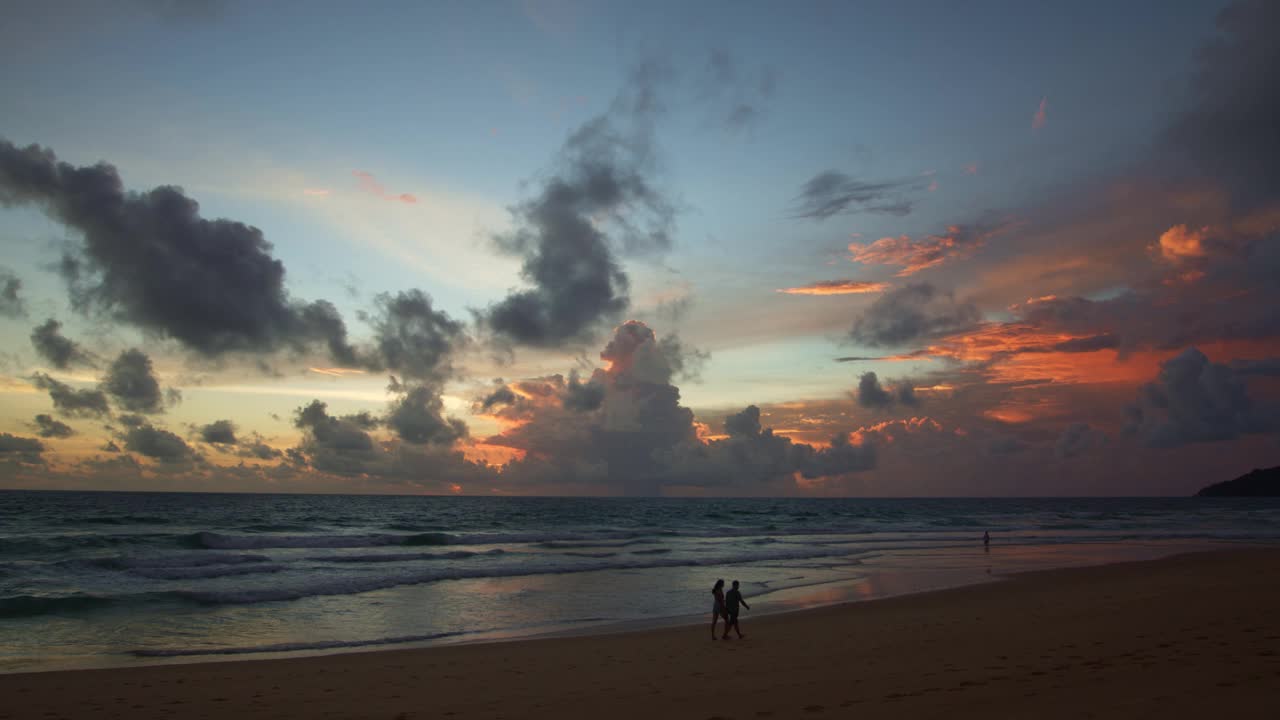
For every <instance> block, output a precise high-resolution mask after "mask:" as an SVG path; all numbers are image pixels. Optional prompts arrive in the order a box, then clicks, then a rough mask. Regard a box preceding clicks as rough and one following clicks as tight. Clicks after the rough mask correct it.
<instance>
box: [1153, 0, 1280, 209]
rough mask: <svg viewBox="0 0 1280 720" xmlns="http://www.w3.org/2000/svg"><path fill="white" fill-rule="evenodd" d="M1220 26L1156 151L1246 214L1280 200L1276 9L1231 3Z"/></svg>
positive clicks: (1279, 12)
mask: <svg viewBox="0 0 1280 720" xmlns="http://www.w3.org/2000/svg"><path fill="white" fill-rule="evenodd" d="M1217 25H1218V31H1219V32H1218V35H1217V36H1216V37H1215V38H1214V39H1213V40H1212V41H1210V42H1209V43H1208V44H1207V45H1205V46H1204V47H1202V48H1201V49H1200V52H1199V54H1198V57H1197V61H1198V65H1197V69H1196V76H1195V79H1194V81H1193V83H1192V87H1191V93H1190V97H1189V98H1188V104H1187V108H1186V109H1185V110H1184V112H1182V113H1181V114H1180V115H1178V116H1177V118H1176V119H1175V121H1174V122H1173V123H1172V124H1171V126H1170V127H1169V129H1168V130H1167V132H1166V133H1165V135H1164V137H1163V140H1164V142H1163V143H1162V145H1161V148H1160V149H1161V152H1162V153H1163V155H1164V157H1165V158H1166V159H1169V160H1171V161H1172V162H1173V163H1174V167H1173V168H1172V169H1173V171H1175V172H1179V173H1185V174H1189V175H1191V176H1193V177H1207V178H1210V179H1212V180H1214V181H1217V182H1219V183H1222V184H1223V185H1224V186H1226V187H1227V188H1228V189H1229V190H1230V191H1231V193H1232V196H1233V200H1235V201H1236V203H1237V204H1238V205H1239V206H1240V207H1245V208H1247V207H1251V206H1254V205H1256V204H1259V203H1263V202H1269V201H1272V200H1274V199H1275V197H1276V194H1277V193H1280V177H1278V176H1277V173H1276V171H1275V162H1274V161H1275V158H1277V157H1280V135H1278V134H1277V133H1276V131H1275V129H1276V128H1277V127H1280V43H1277V42H1276V38H1275V29H1276V28H1277V27H1280V5H1277V4H1276V3H1275V2H1272V1H1271V0H1242V1H1240V2H1235V3H1232V4H1231V5H1229V6H1228V7H1226V8H1225V9H1223V10H1222V11H1221V12H1220V13H1219V15H1218V21H1217Z"/></svg>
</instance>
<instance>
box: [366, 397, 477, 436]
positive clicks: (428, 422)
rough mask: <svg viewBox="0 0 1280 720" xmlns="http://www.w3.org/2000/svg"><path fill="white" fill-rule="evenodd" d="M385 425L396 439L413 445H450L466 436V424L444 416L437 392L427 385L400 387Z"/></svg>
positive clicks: (442, 405) (441, 402)
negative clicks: (398, 394) (400, 390)
mask: <svg viewBox="0 0 1280 720" xmlns="http://www.w3.org/2000/svg"><path fill="white" fill-rule="evenodd" d="M386 425H387V427H388V428H390V429H391V431H392V432H394V433H395V434H396V437H398V438H400V439H401V440H403V441H405V442H407V443H411V444H413V445H441V446H445V447H448V446H452V445H453V444H454V443H455V442H457V441H458V440H461V439H462V438H465V437H466V436H467V425H466V423H464V422H463V421H461V420H459V419H457V418H446V417H445V416H444V402H443V401H442V400H441V399H440V391H439V390H438V389H437V388H435V387H431V386H428V385H415V386H412V387H402V392H401V394H400V396H399V397H398V398H396V399H395V400H394V401H393V402H392V403H391V408H390V411H389V412H388V413H387V419H386Z"/></svg>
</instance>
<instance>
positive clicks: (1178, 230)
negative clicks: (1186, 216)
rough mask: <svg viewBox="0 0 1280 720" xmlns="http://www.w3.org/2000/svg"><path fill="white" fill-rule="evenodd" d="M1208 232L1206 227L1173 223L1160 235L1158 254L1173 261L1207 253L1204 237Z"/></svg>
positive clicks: (1202, 255)
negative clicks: (1196, 228) (1190, 226)
mask: <svg viewBox="0 0 1280 720" xmlns="http://www.w3.org/2000/svg"><path fill="white" fill-rule="evenodd" d="M1208 232H1209V228H1207V227H1203V228H1200V229H1199V230H1194V229H1191V228H1188V227H1187V226H1186V225H1174V226H1173V227H1171V228H1169V229H1168V230H1165V231H1164V233H1163V234H1161V235H1160V241H1159V247H1160V254H1161V255H1163V256H1164V259H1165V260H1170V261H1174V262H1177V261H1178V260H1182V259H1184V258H1197V257H1204V256H1205V255H1206V254H1207V252H1206V251H1205V247H1204V237H1205V234H1206V233H1208Z"/></svg>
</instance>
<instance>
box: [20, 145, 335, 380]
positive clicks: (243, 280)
mask: <svg viewBox="0 0 1280 720" xmlns="http://www.w3.org/2000/svg"><path fill="white" fill-rule="evenodd" d="M0 204H3V205H7V206H14V205H35V206H38V207H40V208H41V209H43V210H44V211H45V213H46V214H48V215H49V216H50V217H51V218H53V219H55V220H57V221H59V222H61V223H63V224H65V225H66V226H67V227H69V228H73V229H75V230H77V231H79V232H80V234H81V235H82V238H83V242H82V243H77V244H76V245H75V247H73V248H72V249H71V250H70V251H69V253H68V254H67V255H66V256H65V257H64V259H63V262H62V266H61V269H62V274H63V276H64V278H65V279H66V280H67V281H68V284H69V286H70V288H71V293H72V301H73V304H74V306H75V307H76V308H77V309H79V310H81V311H84V312H91V311H102V312H105V313H107V314H109V315H110V316H112V317H114V318H115V319H117V320H119V321H121V322H126V323H129V324H131V325H134V326H136V327H138V328H141V329H142V330H145V331H148V332H152V333H156V334H157V335H161V336H164V337H171V338H173V339H175V340H178V341H179V342H181V343H182V344H183V345H184V346H185V347H187V348H189V349H191V350H194V351H196V352H199V353H202V354H204V355H210V356H214V355H219V354H222V353H226V352H233V351H240V352H250V353H263V352H269V351H273V350H276V349H278V348H281V347H288V348H293V349H298V350H301V349H303V348H305V347H306V346H308V345H310V344H312V343H313V342H325V343H327V344H328V345H329V347H330V349H331V350H332V351H334V355H335V358H336V359H339V361H340V362H345V361H347V360H350V359H351V352H350V346H349V345H348V344H347V342H346V328H345V326H343V324H342V321H341V318H340V317H338V316H337V313H336V311H334V309H333V306H332V305H330V304H328V303H325V302H323V301H321V302H317V303H312V304H306V303H302V302H298V301H296V300H293V299H292V298H290V297H289V295H288V292H287V291H286V289H285V285H284V273H285V270H284V265H283V264H282V263H281V262H280V261H279V260H277V259H276V258H275V257H273V256H272V254H271V253H272V247H271V244H270V243H268V242H267V241H266V239H265V238H264V237H263V235H262V232H261V231H260V230H258V229H257V228H255V227H251V226H249V225H245V224H243V223H240V222H236V221H233V220H226V219H218V220H207V219H205V218H202V217H201V216H200V207H199V205H198V204H197V203H196V201H194V200H192V199H191V198H189V197H187V196H186V195H185V194H184V193H183V192H182V190H180V189H179V188H176V187H171V186H162V187H157V188H153V189H151V190H148V191H146V192H130V191H126V190H125V188H124V184H123V183H122V182H121V180H120V176H119V174H118V173H117V172H116V169H115V168H114V167H112V166H111V165H108V164H106V163H99V164H97V165H92V166H84V167H76V166H73V165H70V164H68V163H65V162H59V161H58V160H57V158H56V157H55V156H54V154H53V151H51V150H48V149H46V148H42V147H40V146H39V145H30V146H27V147H25V148H19V147H17V146H15V145H13V144H12V143H10V142H7V141H3V140H0Z"/></svg>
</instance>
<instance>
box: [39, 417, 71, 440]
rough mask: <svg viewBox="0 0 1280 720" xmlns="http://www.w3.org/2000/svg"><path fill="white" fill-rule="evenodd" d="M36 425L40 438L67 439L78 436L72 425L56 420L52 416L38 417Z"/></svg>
mask: <svg viewBox="0 0 1280 720" xmlns="http://www.w3.org/2000/svg"><path fill="white" fill-rule="evenodd" d="M35 425H36V432H37V434H39V435H40V437H45V438H65V437H71V436H72V435H75V434H76V433H75V430H72V429H71V426H70V425H68V424H66V423H64V422H62V421H61V420H56V419H54V417H53V416H52V415H47V414H45V413H41V414H39V415H36V420H35Z"/></svg>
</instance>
